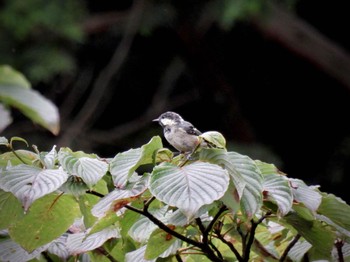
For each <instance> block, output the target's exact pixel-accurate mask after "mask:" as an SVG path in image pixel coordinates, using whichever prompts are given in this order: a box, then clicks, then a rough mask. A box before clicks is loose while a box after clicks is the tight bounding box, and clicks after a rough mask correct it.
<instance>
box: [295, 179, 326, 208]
mask: <svg viewBox="0 0 350 262" xmlns="http://www.w3.org/2000/svg"><path fill="white" fill-rule="evenodd" d="M289 182H290V185H291V188H292V193H293V197H294V200H295V201H297V202H300V203H303V204H304V205H305V206H306V207H307V208H309V209H310V210H312V211H313V212H316V210H317V209H318V207H319V206H320V204H321V201H322V196H321V194H320V193H319V192H317V191H316V190H315V189H314V188H313V187H310V186H307V185H306V184H305V183H304V182H303V181H302V180H300V179H293V178H290V179H289Z"/></svg>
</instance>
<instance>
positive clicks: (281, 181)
mask: <svg viewBox="0 0 350 262" xmlns="http://www.w3.org/2000/svg"><path fill="white" fill-rule="evenodd" d="M256 163H257V165H258V167H259V169H260V171H261V173H262V175H263V176H264V183H263V188H264V197H265V200H268V201H272V202H274V203H276V204H277V206H278V208H279V211H280V213H281V215H282V216H284V215H286V214H287V213H288V212H289V211H290V210H291V208H292V205H293V195H292V190H291V188H290V185H289V181H288V179H287V178H286V177H285V176H282V175H280V174H279V173H278V169H277V168H276V167H275V166H274V165H272V164H267V163H264V162H261V161H256Z"/></svg>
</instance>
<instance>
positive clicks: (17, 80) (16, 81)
mask: <svg viewBox="0 0 350 262" xmlns="http://www.w3.org/2000/svg"><path fill="white" fill-rule="evenodd" d="M6 85H11V86H20V87H22V88H25V89H30V88H31V85H30V83H29V81H28V80H27V79H26V78H25V76H24V75H23V74H21V73H20V72H18V71H16V70H14V69H13V68H12V67H10V66H8V65H2V66H0V89H1V87H2V86H6Z"/></svg>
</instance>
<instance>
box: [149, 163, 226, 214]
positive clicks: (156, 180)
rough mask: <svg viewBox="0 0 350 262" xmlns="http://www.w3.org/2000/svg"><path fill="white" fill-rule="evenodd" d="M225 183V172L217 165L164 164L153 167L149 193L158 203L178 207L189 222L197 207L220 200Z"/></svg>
mask: <svg viewBox="0 0 350 262" xmlns="http://www.w3.org/2000/svg"><path fill="white" fill-rule="evenodd" d="M228 184H229V175H228V173H227V171H226V170H225V169H223V168H221V167H220V166H218V165H214V164H210V163H204V162H194V163H192V164H190V165H186V166H183V167H179V166H176V165H173V164H170V163H164V164H162V165H159V166H156V167H155V168H154V170H153V172H152V175H151V179H150V191H151V193H152V194H153V195H154V196H155V197H156V198H158V199H159V200H161V201H163V202H165V203H167V204H168V205H170V206H176V207H178V208H179V209H180V210H181V211H182V212H183V213H184V214H185V215H186V216H187V218H188V219H190V218H193V216H194V215H195V214H196V212H197V211H198V210H199V208H200V207H202V206H203V205H205V204H210V203H212V202H214V201H215V200H217V199H219V198H221V197H222V196H223V195H224V194H225V192H226V190H227V187H228Z"/></svg>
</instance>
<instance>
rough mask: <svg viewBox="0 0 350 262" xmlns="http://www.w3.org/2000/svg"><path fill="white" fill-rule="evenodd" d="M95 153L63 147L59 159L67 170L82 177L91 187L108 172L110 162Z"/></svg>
mask: <svg viewBox="0 0 350 262" xmlns="http://www.w3.org/2000/svg"><path fill="white" fill-rule="evenodd" d="M96 157H97V156H96V155H94V154H91V155H88V154H85V153H83V152H72V150H70V149H69V148H61V149H60V151H59V152H58V159H59V161H60V163H61V165H62V167H63V169H64V170H66V172H68V173H69V174H70V175H74V176H77V177H80V178H81V179H82V180H83V181H84V182H85V183H86V185H87V186H88V187H89V188H90V189H91V188H92V187H93V186H94V185H96V184H97V182H98V181H99V180H100V179H102V177H103V176H104V175H105V174H106V173H107V170H108V164H107V163H106V162H105V161H102V160H99V159H97V158H96Z"/></svg>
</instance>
